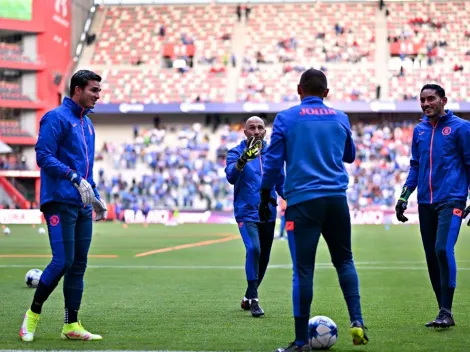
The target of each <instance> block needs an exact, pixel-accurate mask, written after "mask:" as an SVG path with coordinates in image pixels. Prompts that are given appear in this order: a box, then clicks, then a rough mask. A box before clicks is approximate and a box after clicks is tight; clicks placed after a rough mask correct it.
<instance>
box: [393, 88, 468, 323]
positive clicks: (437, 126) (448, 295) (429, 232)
mask: <svg viewBox="0 0 470 352" xmlns="http://www.w3.org/2000/svg"><path fill="white" fill-rule="evenodd" d="M420 101H421V109H422V110H423V112H424V116H423V118H422V120H421V122H420V123H419V124H417V125H416V127H415V128H414V132H413V142H412V146H411V160H410V170H409V174H408V178H407V180H406V182H405V185H404V187H403V190H402V193H401V196H400V198H399V200H398V201H397V204H396V207H395V210H396V216H397V219H398V220H399V221H401V222H406V221H408V219H407V218H406V216H405V215H404V212H405V210H406V209H407V205H408V198H409V197H410V195H411V193H413V191H414V190H415V189H416V187H418V212H419V223H420V231H421V238H422V241H423V247H424V252H425V255H426V262H427V265H428V272H429V278H430V279H431V285H432V288H433V290H434V294H435V295H436V299H437V304H438V307H439V313H438V315H437V317H436V319H435V320H433V321H430V322H428V323H426V324H425V326H427V327H438V328H448V327H451V326H454V325H455V321H454V317H453V314H452V301H453V298H454V291H455V287H456V278H457V267H456V262H455V255H454V246H455V244H456V242H457V237H458V235H459V231H460V225H461V223H462V217H463V215H465V216H467V215H468V212H470V207H468V208H467V209H466V210H464V209H465V203H466V199H467V197H468V189H469V186H470V148H469V146H470V122H469V121H466V120H463V119H461V118H459V117H457V116H456V115H454V114H453V113H452V111H449V110H445V105H446V103H447V98H446V94H445V91H444V89H443V88H442V87H441V86H439V85H437V84H426V85H425V86H423V88H422V89H421V94H420ZM464 213H465V214H464Z"/></svg>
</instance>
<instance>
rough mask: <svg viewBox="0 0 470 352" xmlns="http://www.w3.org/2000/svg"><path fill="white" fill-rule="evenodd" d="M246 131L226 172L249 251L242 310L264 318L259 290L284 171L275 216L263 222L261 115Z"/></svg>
mask: <svg viewBox="0 0 470 352" xmlns="http://www.w3.org/2000/svg"><path fill="white" fill-rule="evenodd" d="M244 132H245V136H246V140H243V141H242V142H241V143H240V144H239V145H238V146H236V147H235V148H233V149H231V150H229V151H228V153H227V162H226V168H225V173H226V176H227V180H228V182H229V183H230V184H232V185H234V204H233V206H234V213H235V220H236V221H237V223H238V228H239V230H240V234H241V236H242V239H243V243H244V244H245V248H246V261H245V273H246V279H247V282H248V287H247V289H246V292H245V296H244V297H243V299H242V302H241V307H242V309H244V310H251V315H252V316H253V317H260V316H262V315H264V311H263V309H262V308H261V307H260V306H259V301H258V288H259V285H260V284H261V281H262V280H263V277H264V274H265V273H266V269H267V267H268V262H269V256H270V254H271V247H272V244H273V238H274V227H275V224H276V206H277V203H276V199H277V194H279V195H280V196H281V197H284V172H281V173H280V174H279V177H278V181H277V183H276V186H275V187H273V189H271V196H270V204H269V207H270V209H271V210H272V216H270V217H269V218H268V219H267V220H266V221H263V222H261V221H260V219H259V213H258V204H259V202H260V189H261V178H262V175H263V163H264V154H263V150H265V149H266V147H267V143H266V142H265V141H264V137H265V136H266V127H265V124H264V121H263V120H262V119H261V118H260V117H258V116H252V117H250V118H249V119H248V120H247V121H246V123H245V131H244ZM276 192H277V194H276Z"/></svg>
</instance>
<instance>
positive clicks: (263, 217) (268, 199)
mask: <svg viewBox="0 0 470 352" xmlns="http://www.w3.org/2000/svg"><path fill="white" fill-rule="evenodd" d="M260 195H261V201H260V203H259V206H258V215H259V220H260V221H261V222H266V221H269V219H270V218H271V215H272V214H273V212H272V210H271V208H270V207H269V204H271V205H272V206H273V207H276V206H277V202H276V199H274V197H272V196H271V190H269V189H261V192H260Z"/></svg>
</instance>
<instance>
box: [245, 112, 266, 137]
mask: <svg viewBox="0 0 470 352" xmlns="http://www.w3.org/2000/svg"><path fill="white" fill-rule="evenodd" d="M245 136H246V138H250V137H251V136H254V137H255V138H256V139H259V140H263V139H264V136H266V127H265V125H264V121H263V119H262V118H261V117H259V116H251V117H250V118H249V119H248V120H246V122H245Z"/></svg>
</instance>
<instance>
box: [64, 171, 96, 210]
mask: <svg viewBox="0 0 470 352" xmlns="http://www.w3.org/2000/svg"><path fill="white" fill-rule="evenodd" d="M70 181H72V183H73V185H74V186H75V187H77V189H78V192H80V196H81V197H82V202H83V204H84V205H89V204H91V203H93V201H94V200H95V194H94V193H93V188H92V187H91V185H90V184H89V183H88V181H87V180H85V179H84V178H82V177H80V175H79V174H77V173H76V172H73V173H72V177H71V178H70Z"/></svg>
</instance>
